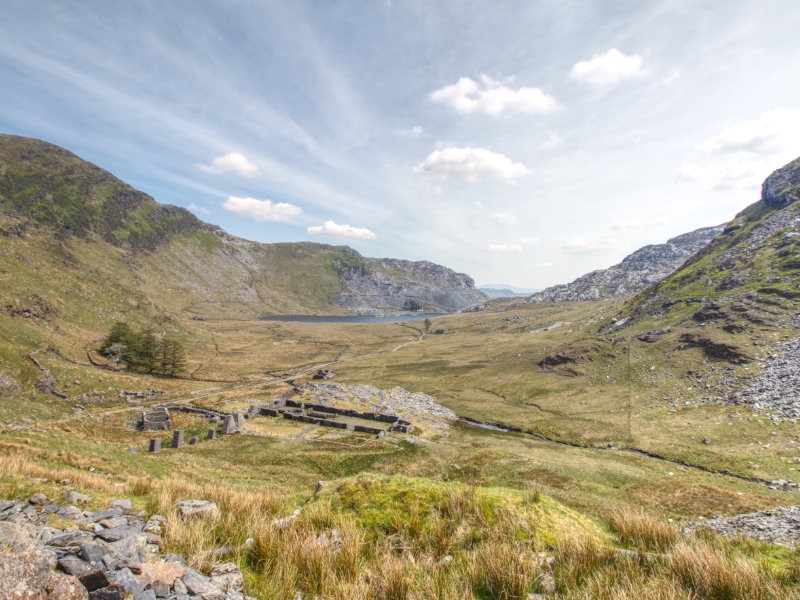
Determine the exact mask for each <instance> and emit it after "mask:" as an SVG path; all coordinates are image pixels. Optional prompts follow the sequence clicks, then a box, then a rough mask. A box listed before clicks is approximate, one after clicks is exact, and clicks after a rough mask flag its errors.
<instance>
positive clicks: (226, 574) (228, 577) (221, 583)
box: [209, 562, 244, 592]
mask: <svg viewBox="0 0 800 600" xmlns="http://www.w3.org/2000/svg"><path fill="white" fill-rule="evenodd" d="M209 575H210V580H211V584H212V585H213V586H215V587H216V588H217V589H219V590H221V591H223V592H228V591H241V589H242V588H243V587H244V577H243V576H242V572H241V571H240V570H239V568H238V567H237V566H236V565H235V564H234V563H230V562H228V563H219V564H216V565H214V566H213V567H212V568H211V572H210V573H209Z"/></svg>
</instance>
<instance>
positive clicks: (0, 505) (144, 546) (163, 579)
mask: <svg viewBox="0 0 800 600" xmlns="http://www.w3.org/2000/svg"><path fill="white" fill-rule="evenodd" d="M38 496H42V498H43V500H42V501H41V502H40V501H39V500H40V499H39V498H38ZM186 502H189V503H194V504H193V506H195V507H197V506H202V507H208V506H211V507H213V509H215V510H216V512H214V511H213V510H212V511H209V510H208V509H203V510H201V511H200V512H198V513H192V512H189V513H185V512H184V510H183V505H184V504H186ZM179 508H180V511H181V514H182V515H189V516H191V517H192V518H197V517H196V516H195V515H196V514H199V515H200V516H201V517H206V518H208V517H211V518H216V516H218V515H219V508H217V506H216V505H215V504H214V503H212V502H209V501H201V500H193V501H184V502H182V503H181V506H180V507H179ZM184 518H187V517H186V516H184ZM62 521H63V526H61V522H62ZM68 524H69V525H68ZM166 524H167V519H166V518H165V517H163V516H161V515H152V516H150V517H149V518H146V517H145V515H144V513H139V512H134V510H133V509H132V507H131V501H130V500H119V499H118V500H112V501H111V503H110V507H109V508H107V509H105V510H101V511H99V512H90V511H85V510H81V509H79V508H78V507H76V506H58V505H56V504H50V503H49V501H48V500H47V498H46V497H44V496H43V495H42V494H34V496H31V498H30V499H29V500H28V501H27V502H26V501H13V500H12V501H0V600H6V599H9V600H12V599H13V600H20V599H30V600H86V599H87V598H88V600H124V599H126V598H130V599H132V600H156V598H170V599H175V598H180V599H181V600H253V599H252V598H251V597H250V596H247V595H246V594H244V593H243V592H242V589H243V587H244V578H243V576H242V573H241V571H240V570H239V568H238V567H237V566H236V565H235V564H234V563H230V562H226V563H216V564H214V565H213V566H212V567H211V571H210V573H209V574H208V575H204V574H203V573H200V572H199V571H196V570H194V569H192V568H191V567H189V566H188V565H187V564H186V561H185V560H184V559H183V558H182V557H180V556H175V555H167V556H162V554H161V549H160V546H161V544H162V534H163V533H164V529H165V526H166ZM75 525H77V527H75ZM214 552H219V551H218V550H215V551H214Z"/></svg>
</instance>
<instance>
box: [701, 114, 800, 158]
mask: <svg viewBox="0 0 800 600" xmlns="http://www.w3.org/2000/svg"><path fill="white" fill-rule="evenodd" d="M798 140H800V109H796V108H792V109H787V108H775V109H772V110H768V111H766V112H764V113H763V114H762V115H761V116H760V117H758V118H757V119H751V120H749V121H742V122H741V123H735V124H733V125H730V126H728V127H726V128H725V129H723V130H722V131H721V132H719V133H718V134H717V135H715V136H713V137H711V138H709V139H707V140H705V141H704V142H703V143H702V144H700V150H702V151H704V152H709V153H712V154H726V153H732V152H757V153H763V152H769V153H774V152H783V151H785V150H787V149H792V150H794V151H795V152H796V151H797V150H798V147H800V141H798Z"/></svg>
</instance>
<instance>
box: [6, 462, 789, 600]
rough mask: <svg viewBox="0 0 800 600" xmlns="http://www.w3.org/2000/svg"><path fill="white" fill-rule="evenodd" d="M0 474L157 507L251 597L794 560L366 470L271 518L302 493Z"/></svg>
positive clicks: (419, 596)
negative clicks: (199, 506)
mask: <svg viewBox="0 0 800 600" xmlns="http://www.w3.org/2000/svg"><path fill="white" fill-rule="evenodd" d="M0 475H2V484H3V485H2V488H1V489H2V492H3V494H5V495H6V496H9V495H14V494H19V493H23V494H24V493H28V492H30V491H32V490H34V489H37V490H38V489H41V486H42V485H43V484H45V483H46V482H48V481H50V482H51V483H52V482H55V481H58V480H59V479H61V478H70V479H71V480H72V481H73V482H74V485H75V486H76V487H80V488H81V489H82V490H84V491H86V492H88V493H92V494H95V495H97V496H100V497H102V496H103V495H110V494H114V495H122V494H123V493H124V494H127V495H128V496H129V497H133V498H134V500H135V501H136V502H137V503H139V504H141V505H142V506H145V507H146V509H147V511H148V512H150V513H160V514H163V515H164V516H166V517H167V525H166V527H165V531H164V543H165V544H164V547H163V550H164V551H166V552H175V553H180V554H182V555H184V556H186V557H187V559H188V560H189V562H190V563H191V564H192V565H193V566H195V567H197V568H199V569H203V570H207V569H208V568H210V567H211V565H212V564H213V563H214V562H218V561H220V560H233V561H235V562H236V563H237V564H238V565H239V566H240V567H241V568H242V570H243V572H244V574H245V582H246V590H247V592H248V593H249V594H251V595H254V596H256V597H257V598H292V599H294V598H296V597H298V594H299V595H300V597H301V598H303V599H304V600H305V599H308V600H311V599H313V598H325V599H326V600H339V599H341V600H344V599H347V600H368V599H369V600H371V599H387V600H412V599H414V600H428V599H430V600H462V599H467V600H469V599H473V600H525V599H527V598H528V596H529V595H530V594H535V593H541V594H545V597H547V598H549V597H558V598H561V599H563V600H579V599H581V600H583V599H586V598H592V599H598V600H606V599H607V600H634V599H635V600H642V599H643V600H662V599H663V600H668V599H669V600H673V599H675V600H698V599H701V598H708V599H714V600H761V599H764V600H766V599H767V598H800V587H798V583H799V582H798V578H797V573H798V572H800V569H798V567H797V564H800V560H798V559H797V555H796V554H793V553H791V552H787V553H785V556H784V558H785V560H783V561H782V562H781V561H776V560H775V556H776V555H775V554H774V553H773V554H772V555H771V557H772V560H771V561H767V560H765V556H766V554H765V549H764V548H763V547H761V546H759V545H758V544H755V543H750V544H747V543H743V542H741V540H727V539H723V538H719V537H714V536H698V537H695V538H687V537H685V536H683V535H682V534H681V533H680V532H678V531H677V529H674V528H672V527H671V526H669V527H668V526H666V525H665V524H663V523H661V522H660V521H657V520H655V519H654V518H652V517H650V516H648V515H647V514H645V513H643V512H639V511H627V512H616V513H614V514H613V515H612V516H611V518H610V520H609V525H610V526H611V528H612V529H613V530H614V531H615V532H616V533H617V536H618V543H614V542H613V541H612V540H611V539H609V538H607V537H606V538H604V537H603V536H602V535H599V534H597V532H594V533H593V530H591V529H585V528H584V529H583V533H582V534H580V535H578V534H575V533H574V532H573V533H569V527H568V525H569V523H568V521H560V522H559V521H552V520H548V518H549V519H552V518H553V515H554V514H555V513H556V512H557V511H558V505H557V503H554V502H553V501H552V499H550V498H548V497H546V496H538V495H537V497H536V499H535V502H534V501H531V498H530V496H529V494H527V493H525V492H511V491H509V490H497V489H487V488H474V487H471V486H463V485H458V484H441V483H435V482H433V481H430V480H420V479H410V478H401V477H376V476H364V477H357V478H352V479H349V480H344V481H341V482H339V483H338V484H336V485H332V486H330V488H328V489H327V490H326V491H325V492H324V493H323V494H321V495H320V496H318V497H317V498H315V499H314V500H312V501H311V502H309V503H307V504H305V505H304V506H303V510H302V512H301V513H300V514H299V515H298V516H297V517H296V518H295V519H293V520H291V522H289V523H288V524H286V523H281V522H280V521H278V520H276V519H281V518H283V517H286V516H287V515H290V514H292V513H293V512H294V511H295V509H296V508H297V507H298V506H300V500H299V499H297V498H293V497H287V496H284V495H282V494H279V493H275V492H273V491H270V490H267V489H248V488H242V487H233V486H220V485H213V484H205V483H198V482H194V481H187V480H185V479H181V478H171V479H156V478H153V477H130V478H127V479H123V480H122V482H120V481H114V480H113V479H111V478H109V477H107V476H104V475H101V474H96V473H90V472H80V471H79V470H77V469H75V468H74V467H71V466H67V467H50V466H45V465H42V464H38V463H36V462H33V461H32V460H31V459H29V458H27V457H25V456H23V455H21V454H19V453H10V454H7V455H3V456H0ZM120 485H122V486H123V488H122V489H121V488H120V487H119V486H120ZM53 486H54V487H57V486H56V484H55V483H53ZM17 497H20V496H17ZM188 498H199V499H208V500H212V501H214V502H216V503H217V504H218V506H219V507H220V511H221V514H220V516H219V517H218V518H214V519H203V518H196V519H195V518H190V519H185V518H182V517H181V516H180V515H179V514H178V510H177V504H178V502H179V501H180V500H183V499H188ZM564 514H571V513H564ZM570 518H573V517H570ZM553 540H554V541H553ZM631 548H632V549H631ZM781 556H783V555H781Z"/></svg>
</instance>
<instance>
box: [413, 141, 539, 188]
mask: <svg viewBox="0 0 800 600" xmlns="http://www.w3.org/2000/svg"><path fill="white" fill-rule="evenodd" d="M414 172H415V173H430V174H432V175H437V176H439V177H443V178H444V179H463V180H465V181H470V182H477V181H508V182H511V181H515V180H517V179H519V178H520V177H524V176H525V175H527V174H528V173H530V170H529V169H528V168H527V167H526V166H525V165H523V164H521V163H517V162H514V161H513V160H511V159H510V158H508V157H507V156H505V155H503V154H500V153H498V152H492V151H491V150H486V149H485V148H444V149H443V150H434V151H433V152H431V153H430V154H429V155H428V157H427V158H426V159H425V160H424V161H423V162H422V163H420V164H419V165H417V166H416V167H414Z"/></svg>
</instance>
